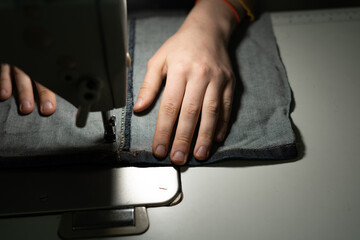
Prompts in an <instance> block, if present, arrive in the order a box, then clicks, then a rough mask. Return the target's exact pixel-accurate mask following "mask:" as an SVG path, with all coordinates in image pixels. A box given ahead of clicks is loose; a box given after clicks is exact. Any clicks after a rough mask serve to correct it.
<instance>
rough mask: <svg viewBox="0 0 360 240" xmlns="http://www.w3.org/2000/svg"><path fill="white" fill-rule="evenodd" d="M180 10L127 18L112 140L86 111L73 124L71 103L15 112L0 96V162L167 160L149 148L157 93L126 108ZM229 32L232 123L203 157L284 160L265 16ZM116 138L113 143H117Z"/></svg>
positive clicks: (291, 150)
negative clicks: (80, 123)
mask: <svg viewBox="0 0 360 240" xmlns="http://www.w3.org/2000/svg"><path fill="white" fill-rule="evenodd" d="M183 20H184V16H173V17H171V16H158V17H147V18H138V19H136V20H132V21H130V25H129V26H130V31H129V35H130V41H129V45H130V46H129V47H130V50H129V51H130V53H131V55H132V60H133V61H132V67H131V68H130V69H129V81H128V84H129V86H128V103H127V107H126V109H117V110H114V111H113V113H114V114H115V115H116V116H117V120H118V122H117V132H118V141H117V142H116V143H113V144H109V143H104V142H103V141H102V137H103V126H102V120H101V115H100V113H91V114H90V117H89V119H88V123H87V125H86V127H85V128H84V129H78V128H76V127H75V112H76V108H74V107H73V106H72V105H70V104H69V103H67V102H66V101H64V100H63V99H61V98H60V97H57V101H58V109H57V111H56V113H55V114H53V115H52V116H50V117H43V116H40V115H39V113H38V111H37V110H35V111H34V112H33V113H31V114H29V115H27V116H20V115H19V114H18V111H17V106H16V103H15V100H14V98H11V99H10V100H7V101H4V102H0V135H1V139H0V166H8V165H11V164H13V165H21V164H23V165H24V164H26V163H29V162H30V163H31V164H45V165H46V164H56V165H58V164H69V163H95V164H96V163H99V164H102V163H104V162H106V163H115V164H118V165H141V166H156V165H171V162H170V160H169V157H167V158H166V159H162V160H159V159H156V158H155V157H154V156H153V155H152V154H151V146H152V138H153V134H154V130H155V124H156V119H157V112H158V108H159V105H160V97H161V96H159V98H157V100H156V102H155V103H154V104H153V106H152V107H151V109H150V110H148V111H146V112H145V113H142V114H134V113H133V112H132V105H133V102H134V101H135V100H136V98H137V94H138V92H139V88H140V86H141V83H142V81H143V78H144V76H145V73H146V65H147V61H148V60H149V59H150V58H151V56H152V55H153V54H154V53H155V52H156V50H157V49H158V48H159V47H160V46H161V45H162V44H163V43H164V42H165V41H166V40H167V39H168V38H169V37H170V36H171V35H172V34H174V33H175V32H176V30H177V29H178V28H179V27H180V25H181V24H182V22H183ZM243 27H244V28H242V29H243V30H239V31H238V32H237V33H236V34H235V35H234V37H233V41H232V45H231V47H230V55H231V58H232V60H233V65H234V71H235V74H236V76H237V86H236V89H235V97H234V104H233V110H232V121H231V125H230V127H229V132H228V135H227V138H226V140H225V141H224V143H222V144H217V145H214V147H213V152H212V155H211V157H210V159H209V160H207V161H205V162H199V161H197V160H196V159H194V158H193V157H192V156H190V159H189V162H188V165H189V166H196V165H202V164H207V163H212V162H217V161H222V160H227V159H234V158H236V159H291V158H294V157H296V154H297V152H296V144H295V135H294V133H293V130H292V126H291V121H290V118H289V116H290V103H291V90H290V86H289V83H288V80H287V76H286V72H285V68H284V66H283V64H282V62H281V59H280V56H279V52H278V49H277V45H276V40H275V36H274V33H273V30H272V25H271V20H270V16H269V15H268V14H264V15H262V16H261V17H260V18H259V19H258V20H257V21H255V22H253V23H250V24H248V26H246V27H245V26H243ZM120 140H121V141H120Z"/></svg>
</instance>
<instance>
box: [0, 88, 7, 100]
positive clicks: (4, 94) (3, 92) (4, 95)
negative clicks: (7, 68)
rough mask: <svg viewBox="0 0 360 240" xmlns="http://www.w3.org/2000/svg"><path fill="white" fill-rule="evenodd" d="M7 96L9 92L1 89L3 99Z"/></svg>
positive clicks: (0, 94)
mask: <svg viewBox="0 0 360 240" xmlns="http://www.w3.org/2000/svg"><path fill="white" fill-rule="evenodd" d="M6 95H7V91H6V90H5V89H1V91H0V96H1V98H5V97H6Z"/></svg>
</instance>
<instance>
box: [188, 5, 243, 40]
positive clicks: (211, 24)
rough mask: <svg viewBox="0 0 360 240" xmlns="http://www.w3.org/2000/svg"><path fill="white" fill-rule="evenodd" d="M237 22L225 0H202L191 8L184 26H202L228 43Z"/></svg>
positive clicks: (208, 32) (207, 31)
mask: <svg viewBox="0 0 360 240" xmlns="http://www.w3.org/2000/svg"><path fill="white" fill-rule="evenodd" d="M241 17H242V15H241ZM237 24H238V22H237V19H236V17H235V16H234V13H233V12H232V9H231V8H230V7H229V6H228V5H227V4H226V3H225V2H224V1H223V0H201V1H199V2H198V3H197V4H196V5H195V6H194V8H193V9H192V10H191V12H190V13H189V15H188V17H187V18H186V20H185V22H184V24H183V26H184V27H194V26H195V27H199V28H202V29H203V30H205V31H206V33H207V34H209V35H212V36H213V37H215V39H218V38H220V39H223V40H224V41H225V42H226V43H227V42H228V40H229V39H230V37H231V34H232V32H233V30H234V29H235V28H236V26H237Z"/></svg>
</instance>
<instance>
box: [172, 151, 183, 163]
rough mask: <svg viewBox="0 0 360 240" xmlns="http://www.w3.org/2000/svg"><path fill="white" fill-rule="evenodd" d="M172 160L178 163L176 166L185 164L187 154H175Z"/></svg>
mask: <svg viewBox="0 0 360 240" xmlns="http://www.w3.org/2000/svg"><path fill="white" fill-rule="evenodd" d="M172 160H173V161H174V162H175V163H176V164H183V163H184V162H185V154H184V153H183V152H180V151H178V152H175V153H174V155H173V157H172Z"/></svg>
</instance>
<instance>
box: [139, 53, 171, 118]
mask: <svg viewBox="0 0 360 240" xmlns="http://www.w3.org/2000/svg"><path fill="white" fill-rule="evenodd" d="M162 59H163V58H154V57H153V58H151V59H150V60H149V62H148V64H147V70H146V74H145V78H144V81H143V83H142V85H141V87H140V91H139V94H138V97H137V100H136V102H135V105H134V108H133V110H134V111H135V112H141V111H143V110H145V109H146V108H148V107H149V106H150V105H151V103H152V102H153V101H154V99H155V97H156V95H157V94H158V92H159V89H160V87H161V83H162V80H163V79H164V78H165V73H163V69H164V62H165V61H164V60H162Z"/></svg>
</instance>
